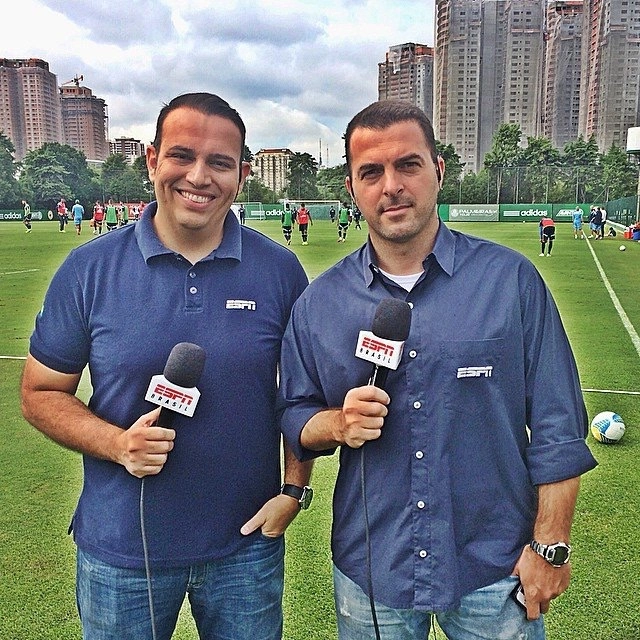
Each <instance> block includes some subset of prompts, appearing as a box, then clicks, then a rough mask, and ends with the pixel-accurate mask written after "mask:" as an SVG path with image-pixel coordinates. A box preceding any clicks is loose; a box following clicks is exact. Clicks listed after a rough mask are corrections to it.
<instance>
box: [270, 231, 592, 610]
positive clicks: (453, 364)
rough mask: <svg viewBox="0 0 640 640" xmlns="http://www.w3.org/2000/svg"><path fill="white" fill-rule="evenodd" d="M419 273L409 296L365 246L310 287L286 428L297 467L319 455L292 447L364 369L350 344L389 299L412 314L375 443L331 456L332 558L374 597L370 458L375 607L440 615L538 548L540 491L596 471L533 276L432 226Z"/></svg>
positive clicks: (558, 341)
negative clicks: (534, 543) (334, 469)
mask: <svg viewBox="0 0 640 640" xmlns="http://www.w3.org/2000/svg"><path fill="white" fill-rule="evenodd" d="M424 268H425V273H424V274H423V275H422V276H421V278H420V280H419V281H418V282H417V283H416V285H415V287H414V288H413V290H412V291H411V292H410V293H407V291H406V290H404V289H401V288H400V287H398V286H397V285H395V284H393V283H392V282H391V281H389V280H387V279H386V278H385V277H384V275H383V274H381V273H380V272H379V270H378V268H377V267H376V265H375V260H374V258H373V254H372V250H371V247H370V246H369V245H368V244H367V245H365V246H363V247H362V248H361V249H359V250H357V251H356V252H355V253H352V254H351V255H349V256H347V257H346V258H344V259H343V260H342V261H341V262H339V263H338V264H337V265H336V266H335V267H333V268H331V269H329V270H328V271H327V272H325V273H324V274H323V275H321V276H320V277H318V278H317V279H316V280H314V282H312V283H311V284H310V285H309V287H308V288H307V289H306V291H305V292H304V293H303V294H302V296H301V297H300V298H299V300H298V301H297V303H296V304H295V306H294V310H293V312H292V316H291V320H290V323H289V326H288V328H287V332H286V334H285V338H284V342H283V349H282V364H281V369H282V372H283V375H282V380H281V391H282V395H283V398H282V410H283V431H284V433H285V436H286V437H287V439H288V440H289V441H290V443H291V444H292V445H293V446H295V447H296V454H297V455H298V456H300V457H301V458H309V457H313V455H315V454H314V453H313V452H311V451H307V450H305V449H303V448H302V447H301V446H300V441H299V438H300V432H301V430H302V428H303V426H304V425H305V423H306V422H307V421H308V420H309V419H310V418H311V417H312V416H313V415H314V414H315V413H317V412H318V411H321V410H323V409H326V408H327V407H341V406H342V403H343V400H344V397H345V394H346V393H347V391H348V390H349V389H351V388H354V387H357V386H361V385H363V384H366V383H367V380H368V378H369V375H370V373H371V365H370V364H369V363H367V362H365V361H363V360H360V359H358V358H356V357H355V355H354V354H355V349H356V344H357V341H358V332H359V331H360V330H363V329H364V330H370V329H371V323H372V320H373V317H374V314H375V310H376V307H377V305H378V303H379V302H380V300H382V299H383V298H385V297H389V296H393V297H395V298H400V299H403V300H406V301H407V302H408V303H410V305H411V306H412V320H411V330H410V334H409V337H408V340H407V341H406V343H405V346H404V353H403V357H402V361H401V363H400V366H399V368H398V370H397V371H392V372H390V373H389V377H388V381H387V385H386V389H387V391H388V393H389V395H390V397H391V404H390V405H389V414H388V416H387V417H386V419H385V423H384V427H383V430H382V436H381V437H380V438H379V439H378V440H375V441H372V442H368V443H367V444H365V445H364V447H363V448H362V450H361V449H351V448H349V447H347V446H343V447H341V448H340V468H339V472H338V478H337V482H336V487H335V493H334V501H333V514H334V517H333V531H332V551H333V560H334V562H335V564H336V566H337V567H338V569H340V571H342V572H343V573H344V574H345V575H347V576H348V577H349V578H351V579H352V580H354V581H355V582H356V583H357V584H358V585H359V586H360V587H361V588H362V589H364V590H365V592H368V587H367V573H366V566H367V563H366V551H365V532H364V518H363V505H362V498H361V493H360V491H361V490H360V461H361V451H363V452H364V455H365V469H366V471H365V473H366V475H365V477H366V485H367V507H368V516H369V522H370V531H371V547H372V562H371V564H372V572H373V589H374V595H375V599H376V601H378V602H380V603H382V604H384V605H387V606H390V607H394V608H406V609H410V608H412V609H420V610H425V611H444V610H448V609H451V608H455V607H456V606H457V604H458V602H459V599H460V597H461V596H462V595H464V594H466V593H469V592H471V591H473V590H475V589H477V588H479V587H482V586H485V585H488V584H492V583H494V582H496V581H498V580H500V579H502V578H504V577H506V576H508V575H509V574H510V573H511V571H512V569H513V567H514V565H515V562H516V560H517V558H518V556H519V555H520V553H521V551H522V548H523V547H524V545H525V544H527V543H528V542H529V541H530V539H531V535H532V528H533V522H534V518H535V515H536V488H535V487H536V485H538V484H541V483H551V482H556V481H560V480H564V479H567V478H570V477H574V476H578V475H580V474H582V473H584V472H585V471H587V470H589V469H591V468H593V467H594V466H595V464H596V462H595V460H594V459H593V457H592V455H591V453H590V451H589V449H588V447H587V445H586V443H585V438H586V435H587V417H586V411H585V407H584V403H583V400H582V395H581V392H580V384H579V380H578V373H577V369H576V364H575V361H574V357H573V355H572V352H571V349H570V346H569V343H568V341H567V337H566V334H565V332H564V329H563V327H562V324H561V321H560V317H559V315H558V311H557V309H556V306H555V304H554V302H553V300H552V298H551V295H550V293H549V291H548V290H547V288H546V286H545V284H544V282H543V281H542V279H541V277H540V275H539V274H538V272H537V271H536V270H535V268H534V267H533V265H532V264H531V263H530V262H529V261H528V260H527V259H525V258H524V257H523V256H522V255H520V254H518V253H516V252H515V251H512V250H510V249H507V248H506V247H502V246H500V245H497V244H494V243H491V242H488V241H485V240H480V239H477V238H473V237H470V236H467V235H464V234H462V233H458V232H455V231H451V230H449V229H448V228H447V227H446V226H445V225H444V224H442V223H441V224H440V229H439V231H438V235H437V239H436V243H435V247H434V250H433V253H432V254H430V255H429V256H428V257H427V259H426V260H425V262H424ZM324 453H331V452H330V451H328V452H324Z"/></svg>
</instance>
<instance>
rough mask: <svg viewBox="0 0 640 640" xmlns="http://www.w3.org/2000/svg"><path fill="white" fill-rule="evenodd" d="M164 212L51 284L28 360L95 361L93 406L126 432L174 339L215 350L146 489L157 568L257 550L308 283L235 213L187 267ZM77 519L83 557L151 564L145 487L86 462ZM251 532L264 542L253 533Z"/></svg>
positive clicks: (89, 246)
mask: <svg viewBox="0 0 640 640" xmlns="http://www.w3.org/2000/svg"><path fill="white" fill-rule="evenodd" d="M155 213H156V205H155V203H153V204H152V205H149V206H148V207H147V208H146V209H145V215H144V216H143V217H142V219H141V220H140V221H139V222H137V223H136V224H135V225H128V226H126V227H123V228H121V229H119V230H117V231H113V232H111V233H109V234H107V235H106V236H101V237H99V238H96V239H95V240H92V241H91V242H88V243H86V244H84V245H82V246H80V247H78V248H76V249H74V250H73V251H72V252H71V253H70V254H69V256H68V257H67V259H66V260H65V261H64V263H63V264H62V266H61V267H60V269H59V270H58V272H57V273H56V274H55V276H54V277H53V280H52V282H51V285H50V288H49V291H48V293H47V294H46V298H45V301H44V306H43V309H42V311H41V313H40V314H39V315H38V317H37V319H36V327H35V331H34V333H33V335H32V338H31V345H30V353H31V354H32V355H33V356H34V357H35V358H36V359H37V360H39V361H40V362H41V363H43V364H45V365H46V366H47V367H50V368H51V369H54V370H56V371H60V372H63V373H79V372H81V371H82V370H83V369H84V367H85V366H86V365H88V366H89V371H90V373H91V383H92V386H93V393H92V395H91V399H90V401H89V406H90V408H91V410H92V411H93V412H95V413H96V414H97V415H98V416H100V417H102V418H104V419H105V420H107V421H109V422H111V423H114V424H116V425H119V426H121V427H124V428H127V427H129V426H130V425H131V424H133V422H134V421H135V420H136V419H137V418H138V417H139V416H140V415H142V414H143V413H145V412H147V411H150V410H151V409H152V408H153V406H154V405H152V404H150V403H149V402H146V401H145V400H144V397H145V393H146V390H147V387H148V385H149V382H150V379H151V377H152V376H153V375H155V374H161V373H162V372H163V370H164V366H165V363H166V360H167V357H168V355H169V353H170V351H171V349H172V348H173V346H174V345H175V344H177V343H178V342H194V343H196V344H198V345H200V346H201V347H202V348H203V349H204V350H205V352H206V356H207V357H206V364H205V368H204V372H203V374H202V378H201V381H200V383H199V385H198V388H199V390H200V391H201V393H202V396H201V399H200V402H199V404H198V406H197V408H196V411H195V415H194V417H193V418H187V417H183V416H180V415H176V417H175V420H174V428H175V430H176V432H177V434H176V440H175V447H174V449H173V451H171V452H170V454H169V457H168V461H167V463H166V465H165V466H164V468H163V470H162V471H161V472H160V474H158V475H157V476H148V477H147V479H146V480H145V524H146V528H147V538H148V544H149V554H150V557H151V561H152V564H154V565H156V566H185V565H187V564H191V563H197V562H206V561H209V560H212V559H216V558H220V557H223V556H225V555H227V554H230V553H232V552H234V551H236V550H238V549H239V548H240V547H242V546H243V545H247V544H249V542H250V538H246V537H244V536H242V535H241V534H240V527H241V526H242V525H243V524H244V523H245V522H246V521H247V520H248V519H249V518H251V517H252V516H253V515H254V514H255V513H256V512H257V511H258V509H259V508H260V507H261V506H262V505H263V504H264V503H265V502H267V500H269V499H270V498H272V497H273V496H274V495H276V494H277V493H278V492H279V489H280V483H281V476H280V430H279V425H278V423H277V421H276V415H275V397H276V369H277V364H278V358H279V355H280V344H281V339H282V334H283V332H284V329H285V327H286V323H287V320H288V318H289V314H290V311H291V307H292V305H293V303H294V301H295V300H296V298H297V297H298V296H299V295H300V293H301V291H302V290H303V289H304V287H305V286H306V284H307V278H306V275H305V274H304V271H303V269H302V267H301V265H300V263H299V262H298V260H297V258H296V257H295V255H294V254H293V253H291V252H290V251H289V250H288V249H286V248H284V247H282V246H280V245H279V244H277V243H275V242H273V241H271V240H269V239H268V238H266V237H265V236H263V235H262V234H260V233H258V232H256V231H254V230H252V229H249V228H247V227H244V226H243V227H241V226H240V224H239V223H238V220H237V219H236V217H235V216H234V215H233V214H231V215H227V217H226V220H225V223H224V237H223V240H222V243H221V244H220V246H219V247H218V248H217V249H216V250H215V251H213V252H212V253H211V254H210V255H209V256H208V257H206V258H204V259H203V260H201V261H200V262H198V263H197V264H195V265H193V266H192V265H191V264H190V263H189V262H188V261H187V260H185V259H184V258H183V257H182V256H180V255H178V254H176V253H174V252H172V251H169V250H168V249H166V248H165V247H164V246H163V245H162V244H161V242H160V241H159V239H158V237H157V235H156V233H155V230H154V227H153V217H154V215H155ZM83 463H84V483H83V487H82V493H81V495H80V499H79V502H78V506H77V509H76V512H75V515H74V517H73V523H72V528H73V533H74V538H75V540H76V542H77V544H78V546H79V547H81V548H83V549H84V550H86V551H88V552H90V553H92V554H94V555H96V556H97V557H98V558H100V559H102V560H104V561H106V562H109V563H111V564H114V565H117V566H123V567H143V566H144V563H143V552H142V543H141V537H140V519H139V516H138V502H139V492H140V480H139V479H138V478H135V477H134V476H132V475H130V474H129V473H128V472H127V471H126V469H125V468H124V467H122V466H120V465H118V464H115V463H112V462H107V461H105V460H98V459H95V458H92V457H90V456H83ZM254 535H260V534H259V533H256V534H254Z"/></svg>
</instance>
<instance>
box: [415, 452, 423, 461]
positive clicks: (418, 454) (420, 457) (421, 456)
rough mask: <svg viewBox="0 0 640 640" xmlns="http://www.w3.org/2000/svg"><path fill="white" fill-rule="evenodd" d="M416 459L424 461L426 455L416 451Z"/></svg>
mask: <svg viewBox="0 0 640 640" xmlns="http://www.w3.org/2000/svg"><path fill="white" fill-rule="evenodd" d="M416 458H418V460H422V458H424V453H422V451H416Z"/></svg>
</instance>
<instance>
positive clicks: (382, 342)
mask: <svg viewBox="0 0 640 640" xmlns="http://www.w3.org/2000/svg"><path fill="white" fill-rule="evenodd" d="M403 345H404V342H397V341H396V340H386V339H385V338H379V337H378V336H377V335H376V334H375V333H372V332H371V331H361V332H360V334H359V335H358V344H357V345H356V358H360V359H362V360H366V361H367V362H372V363H373V364H375V365H378V366H379V367H386V368H387V369H393V370H395V369H397V368H398V365H399V364H400V360H401V359H402V347H403Z"/></svg>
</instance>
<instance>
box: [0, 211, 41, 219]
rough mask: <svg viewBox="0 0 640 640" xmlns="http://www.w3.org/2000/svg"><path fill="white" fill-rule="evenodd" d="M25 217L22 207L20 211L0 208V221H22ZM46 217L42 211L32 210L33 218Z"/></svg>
mask: <svg viewBox="0 0 640 640" xmlns="http://www.w3.org/2000/svg"><path fill="white" fill-rule="evenodd" d="M23 218H24V211H23V210H22V209H20V211H13V210H11V209H2V210H0V221H5V222H22V219H23ZM45 218H46V216H45V214H44V213H43V212H42V211H32V212H31V219H32V220H44V219H45Z"/></svg>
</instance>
